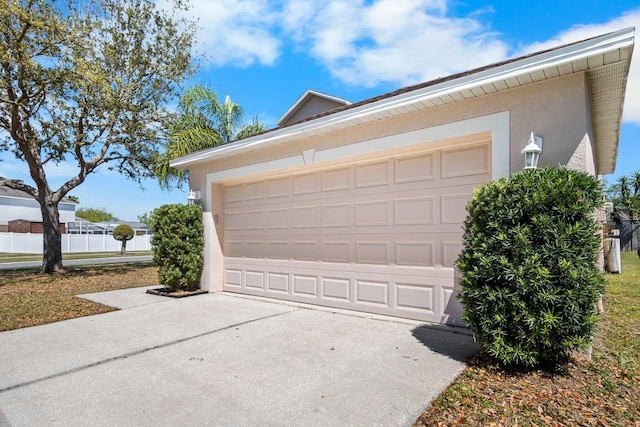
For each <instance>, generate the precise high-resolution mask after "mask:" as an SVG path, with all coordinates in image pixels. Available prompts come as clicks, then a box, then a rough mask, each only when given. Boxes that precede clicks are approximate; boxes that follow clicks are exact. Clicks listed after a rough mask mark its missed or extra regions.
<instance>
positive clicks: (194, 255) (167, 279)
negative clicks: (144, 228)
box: [150, 204, 204, 292]
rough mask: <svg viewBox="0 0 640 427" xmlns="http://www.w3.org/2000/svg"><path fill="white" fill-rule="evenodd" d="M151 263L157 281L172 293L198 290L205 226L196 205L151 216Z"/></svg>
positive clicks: (166, 207) (171, 206)
mask: <svg viewBox="0 0 640 427" xmlns="http://www.w3.org/2000/svg"><path fill="white" fill-rule="evenodd" d="M150 225H151V232H152V233H153V235H152V237H151V245H152V249H153V260H154V262H155V264H156V265H157V266H158V280H159V282H160V284H161V285H164V286H165V287H167V288H168V289H169V290H170V291H171V292H178V291H193V290H196V289H198V287H199V284H200V274H201V272H202V266H203V250H204V225H203V223H202V208H201V207H200V206H198V205H183V204H168V205H163V206H160V207H159V208H157V209H155V210H154V211H153V212H152V214H151V224H150Z"/></svg>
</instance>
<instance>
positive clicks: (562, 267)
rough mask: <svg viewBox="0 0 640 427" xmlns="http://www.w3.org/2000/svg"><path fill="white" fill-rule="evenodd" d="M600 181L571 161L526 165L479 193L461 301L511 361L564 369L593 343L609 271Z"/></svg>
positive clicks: (502, 358)
mask: <svg viewBox="0 0 640 427" xmlns="http://www.w3.org/2000/svg"><path fill="white" fill-rule="evenodd" d="M601 204H602V188H601V185H600V183H599V182H598V181H597V180H596V179H595V178H594V177H592V176H590V175H588V174H587V173H583V172H578V171H574V170H570V169H567V168H564V167H560V168H553V167H545V168H540V169H533V170H524V171H521V172H518V173H515V174H514V175H512V176H511V177H510V178H502V179H500V180H498V181H494V182H491V183H489V184H487V185H485V186H483V187H481V188H479V189H477V190H476V191H475V192H474V195H473V198H472V200H471V202H470V203H469V204H468V206H467V210H468V216H467V219H466V220H465V223H464V249H463V251H462V252H461V254H460V256H459V258H458V260H457V266H458V268H459V269H460V271H461V273H462V277H461V285H462V289H461V292H460V296H459V298H460V299H461V301H462V304H463V307H464V320H465V321H466V322H467V325H468V326H469V328H470V329H471V331H472V332H473V334H474V336H475V338H476V340H477V341H478V342H479V343H480V344H481V345H482V346H483V347H484V348H485V350H487V352H488V353H489V354H490V355H491V356H493V357H495V358H496V359H497V360H498V361H499V362H500V363H501V364H503V365H506V366H521V367H534V366H541V365H542V366H555V365H557V364H558V363H561V362H563V361H565V360H566V359H567V357H568V355H569V353H570V352H571V351H573V350H576V349H581V348H585V347H587V346H588V345H589V344H590V343H591V340H592V338H593V335H594V333H595V326H596V318H597V312H596V309H595V304H596V302H597V300H598V298H599V297H600V295H601V294H602V292H603V290H604V289H603V287H604V278H603V275H602V273H601V272H600V271H599V269H598V268H597V267H596V260H597V257H598V252H599V250H600V244H601V242H600V234H599V233H598V231H599V230H598V226H597V224H596V222H595V218H594V210H595V209H596V208H598V207H600V206H601Z"/></svg>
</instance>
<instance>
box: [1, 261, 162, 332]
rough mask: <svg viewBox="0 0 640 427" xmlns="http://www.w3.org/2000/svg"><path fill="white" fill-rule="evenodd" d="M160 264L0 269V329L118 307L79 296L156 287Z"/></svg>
mask: <svg viewBox="0 0 640 427" xmlns="http://www.w3.org/2000/svg"><path fill="white" fill-rule="evenodd" d="M157 283H158V276H157V267H155V266H149V265H140V264H124V265H110V266H87V267H84V266H82V267H80V266H79V267H69V268H67V270H66V272H65V273H63V274H53V275H43V274H39V273H37V272H36V271H35V270H15V271H3V272H0V331H7V330H11V329H19V328H25V327H28V326H36V325H42V324H45V323H51V322H57V321H60V320H66V319H73V318H75V317H81V316H90V315H93V314H99V313H106V312H109V311H114V310H116V309H115V308H113V307H107V306H105V305H102V304H98V303H95V302H91V301H87V300H84V299H82V298H77V297H76V296H75V295H79V294H88V293H93V292H103V291H113V290H117V289H126V288H134V287H140V286H152V285H155V284H157Z"/></svg>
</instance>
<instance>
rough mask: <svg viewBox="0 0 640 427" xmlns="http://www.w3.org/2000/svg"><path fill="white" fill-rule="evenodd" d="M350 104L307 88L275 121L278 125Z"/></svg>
mask: <svg viewBox="0 0 640 427" xmlns="http://www.w3.org/2000/svg"><path fill="white" fill-rule="evenodd" d="M349 104H351V103H350V102H349V101H347V100H346V99H342V98H338V97H335V96H331V95H327V94H324V93H321V92H317V91H314V90H307V91H306V92H305V93H303V94H302V96H301V97H300V98H298V100H297V101H296V102H295V103H294V104H293V105H292V106H291V107H290V108H289V109H288V110H287V111H286V112H285V113H284V114H283V115H282V117H280V118H279V119H278V121H277V124H278V126H279V127H283V126H289V125H291V124H293V123H296V122H299V121H302V120H306V119H309V118H310V117H314V116H317V115H320V114H323V113H327V112H328V111H332V110H335V109H337V108H340V107H344V106H346V105H349Z"/></svg>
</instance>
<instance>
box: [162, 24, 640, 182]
mask: <svg viewBox="0 0 640 427" xmlns="http://www.w3.org/2000/svg"><path fill="white" fill-rule="evenodd" d="M633 43H634V29H633V28H626V29H623V30H620V31H616V32H613V33H609V34H605V35H602V36H598V37H594V38H592V39H588V40H584V41H581V42H576V43H573V44H571V45H567V46H563V47H559V48H556V49H551V50H548V51H545V52H541V53H538V54H532V55H528V56H525V57H522V58H520V59H515V60H513V61H506V62H505V63H502V64H499V65H497V66H493V67H492V66H489V67H486V68H483V69H480V71H477V72H471V73H469V74H462V75H460V76H459V77H456V78H452V79H451V80H447V79H444V80H443V81H441V82H438V81H435V82H436V83H434V84H429V83H426V84H425V85H424V87H419V88H417V89H415V90H410V91H407V92H403V93H399V94H397V95H393V96H390V97H381V98H380V99H378V100H376V101H373V102H361V103H356V104H353V106H350V107H348V108H345V109H344V110H341V111H337V112H334V113H330V114H328V115H324V116H320V117H318V118H315V119H311V120H308V121H303V122H300V123H297V124H293V125H291V126H288V127H283V128H277V129H274V130H272V131H268V132H266V133H263V134H261V135H257V136H254V137H249V138H246V139H243V140H241V141H238V142H235V143H231V144H225V145H221V146H217V147H213V148H210V149H206V150H202V151H198V152H195V153H191V154H188V155H186V156H183V157H180V158H177V159H174V160H172V161H171V162H170V165H171V166H172V167H178V168H183V169H187V168H188V167H189V165H191V164H195V163H201V162H204V161H209V160H215V159H219V158H224V157H227V156H231V155H236V154H240V153H244V152H248V151H253V150H257V149H260V148H265V147H268V146H271V145H277V144H280V143H284V142H287V141H290V140H292V139H297V138H300V137H303V136H308V135H309V136H310V135H321V134H323V133H327V132H332V131H335V130H338V129H344V128H348V127H351V126H355V125H359V124H363V123H367V122H372V121H376V120H379V116H380V114H388V115H389V116H392V115H393V114H394V112H397V114H400V112H401V111H406V108H407V107H408V106H409V107H413V108H420V109H425V108H429V107H425V104H429V103H430V104H432V105H433V106H437V105H439V104H437V103H436V102H432V101H436V100H437V101H438V102H441V103H445V102H443V101H442V100H441V98H443V97H444V98H445V99H446V100H450V102H448V103H454V102H458V101H460V100H464V99H469V97H478V96H483V94H484V93H485V92H486V91H485V90H483V89H482V88H483V87H484V88H493V90H496V89H495V88H496V87H497V86H496V84H497V83H500V86H505V87H507V89H510V88H511V87H510V86H509V82H513V81H518V78H519V77H522V76H525V75H528V76H536V75H538V76H542V77H541V80H547V79H549V78H555V77H557V76H555V77H554V76H552V77H547V76H546V75H545V74H544V70H549V69H554V68H557V69H559V68H560V67H561V66H564V65H567V64H568V65H570V66H571V67H569V68H568V71H567V72H566V74H573V73H576V72H584V71H587V72H588V71H589V70H590V65H589V59H590V58H594V57H597V56H598V55H605V54H606V53H608V52H613V51H616V50H623V49H625V48H630V49H632V48H633ZM630 60H631V54H630V52H629V55H627V56H626V57H625V58H620V60H619V61H617V62H621V63H625V62H626V71H625V80H624V87H626V73H627V72H628V64H629V63H630ZM583 63H584V64H585V66H584V67H583V68H582V69H580V68H581V67H580V66H577V67H574V64H583ZM564 68H567V67H564ZM596 68H597V67H596ZM566 74H565V75H566ZM533 82H534V81H532V82H531V83H533ZM526 84H528V83H526ZM520 85H524V84H520ZM474 91H476V92H478V93H480V94H476V93H474ZM467 94H471V96H469V95H467ZM303 96H304V95H303ZM618 98H619V99H616V100H614V101H615V102H617V103H618V104H619V108H618V110H619V115H618V118H617V121H618V123H621V117H622V105H623V102H624V91H623V93H622V97H618ZM593 114H597V113H596V112H595V110H594V112H593ZM594 121H595V120H594ZM617 129H618V131H617V133H615V135H613V136H612V135H610V134H608V135H598V131H597V129H595V130H594V133H595V138H596V144H599V145H600V146H601V147H602V148H600V147H597V149H596V155H597V156H598V163H599V164H601V165H602V167H599V169H601V170H609V169H611V167H610V166H609V167H607V166H606V162H605V161H604V160H601V157H602V156H601V155H599V154H598V153H600V152H602V151H603V150H606V147H607V146H609V148H608V149H609V150H611V149H613V150H614V152H615V151H617V145H618V135H619V125H618V126H617ZM600 133H602V132H600ZM609 163H610V162H609ZM613 165H615V156H614V158H613ZM599 173H609V172H600V171H599Z"/></svg>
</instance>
